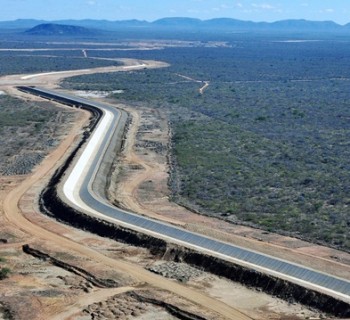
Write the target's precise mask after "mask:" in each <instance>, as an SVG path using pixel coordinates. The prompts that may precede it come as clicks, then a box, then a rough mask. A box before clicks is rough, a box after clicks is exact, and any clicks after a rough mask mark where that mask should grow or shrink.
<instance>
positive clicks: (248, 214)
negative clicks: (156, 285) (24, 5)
mask: <svg viewBox="0 0 350 320" xmlns="http://www.w3.org/2000/svg"><path fill="white" fill-rule="evenodd" d="M238 37H239V36H238ZM239 40H240V41H233V40H232V42H231V45H232V47H231V48H225V49H223V48H217V49H215V48H210V49H209V48H208V49H202V48H201V49H198V48H192V49H191V48H184V49H179V48H176V49H167V50H164V51H148V52H132V53H130V55H132V54H135V55H136V56H137V57H139V58H148V59H151V58H152V59H159V60H163V61H168V62H170V63H171V64H172V66H171V67H170V68H168V69H162V70H148V71H146V70H144V71H140V72H130V73H123V74H108V75H107V74H106V75H93V76H83V77H75V78H71V79H69V80H68V81H66V82H65V83H64V84H63V85H64V86H65V87H69V88H75V89H86V90H122V92H123V93H118V94H114V95H113V98H115V99H117V100H119V101H122V102H128V103H131V104H134V105H135V106H137V105H139V104H148V105H150V106H153V107H157V108H165V109H167V110H169V111H170V113H171V116H170V118H171V123H172V130H173V141H172V142H173V149H172V153H173V162H174V164H175V166H174V171H173V172H172V177H171V186H172V190H173V199H174V200H175V201H177V202H179V203H181V204H186V206H189V207H193V208H194V209H196V210H199V211H201V212H204V213H206V214H210V215H215V216H220V217H221V218H223V219H226V220H229V221H232V222H234V223H243V224H249V225H253V226H256V227H259V228H263V229H266V230H268V231H278V232H282V233H287V234H291V235H294V236H299V237H302V238H306V239H309V240H311V241H314V242H322V243H327V244H329V245H332V246H336V247H338V248H342V249H344V250H348V251H349V250H350V239H349V234H348V232H347V230H348V228H349V226H350V220H349V216H350V215H349V204H350V189H349V186H348V183H347V182H348V181H349V178H350V176H349V175H350V170H349V169H350V168H349V164H348V159H349V141H350V140H349V138H350V122H349V119H350V113H349V101H350V94H349V91H348V84H349V81H350V71H349V70H350V69H348V68H346V67H344V66H347V65H350V59H349V58H348V55H347V54H346V53H347V52H349V51H350V46H349V44H345V43H343V42H334V43H332V47H330V46H329V43H328V42H327V41H325V42H305V43H283V42H278V41H273V40H274V39H271V38H269V39H265V38H263V37H262V38H259V39H255V40H254V41H253V40H252V39H249V41H248V40H247V41H241V39H239ZM257 44H259V46H258V45H257ZM257 47H259V50H257V49H256V48H257ZM96 54H98V53H96ZM107 54H109V55H112V54H114V55H115V56H118V54H119V53H118V52H114V53H113V52H110V53H106V52H101V53H100V55H101V56H102V55H103V56H106V55H107ZM123 54H124V53H123ZM181 75H184V76H187V77H191V78H193V79H196V80H202V81H210V86H209V88H208V89H207V90H206V91H205V93H204V94H203V95H200V94H199V90H198V89H199V88H200V87H201V86H202V85H203V83H199V82H195V81H191V80H189V79H185V78H184V77H181Z"/></svg>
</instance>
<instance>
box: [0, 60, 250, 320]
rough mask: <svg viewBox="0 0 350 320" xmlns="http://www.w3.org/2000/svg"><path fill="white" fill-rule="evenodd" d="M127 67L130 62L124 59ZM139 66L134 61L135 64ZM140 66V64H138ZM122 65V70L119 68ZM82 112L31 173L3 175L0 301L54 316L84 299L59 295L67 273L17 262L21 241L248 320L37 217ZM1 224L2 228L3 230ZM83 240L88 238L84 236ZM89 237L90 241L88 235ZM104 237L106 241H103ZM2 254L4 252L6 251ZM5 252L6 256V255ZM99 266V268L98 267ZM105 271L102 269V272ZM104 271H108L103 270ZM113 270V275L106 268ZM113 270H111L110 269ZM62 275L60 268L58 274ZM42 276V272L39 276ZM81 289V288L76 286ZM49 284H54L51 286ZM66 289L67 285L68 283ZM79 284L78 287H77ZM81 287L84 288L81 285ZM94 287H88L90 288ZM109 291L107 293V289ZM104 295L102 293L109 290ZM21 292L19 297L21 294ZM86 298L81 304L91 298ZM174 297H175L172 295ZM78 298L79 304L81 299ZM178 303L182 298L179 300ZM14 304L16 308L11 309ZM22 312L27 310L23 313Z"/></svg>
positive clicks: (55, 77) (206, 310) (32, 314)
mask: <svg viewBox="0 0 350 320" xmlns="http://www.w3.org/2000/svg"><path fill="white" fill-rule="evenodd" d="M126 62H127V63H129V65H130V66H131V64H132V63H135V61H130V60H128V61H126ZM137 64H139V62H137ZM146 64H147V67H161V66H164V65H163V64H161V63H153V62H152V63H150V62H146ZM144 67H145V66H144V64H143V65H142V68H144ZM120 68H122V69H120ZM118 70H119V71H123V70H128V69H125V67H124V68H123V67H119V69H118ZM95 71H96V72H106V71H110V72H112V71H116V70H115V68H110V69H108V68H99V69H97V70H95ZM95 71H94V70H83V71H74V72H62V73H53V74H44V75H42V76H30V77H27V78H26V80H25V81H24V80H23V79H22V77H20V76H11V77H4V78H1V79H0V85H1V89H3V90H4V91H6V92H8V93H11V94H16V95H22V94H20V93H18V92H17V91H16V90H14V89H13V87H12V85H14V84H16V85H17V84H22V83H24V82H25V83H26V84H30V85H33V84H35V85H46V86H48V87H55V86H56V85H57V81H59V80H60V79H62V78H63V77H65V76H67V75H69V76H70V75H73V74H86V73H93V72H95ZM87 117H88V115H87V114H86V113H81V114H80V117H79V120H78V121H77V122H76V123H75V125H74V126H73V127H72V128H71V130H70V132H69V133H68V134H67V136H66V137H65V139H64V140H63V141H62V143H61V144H60V145H59V146H58V148H57V149H55V150H54V151H53V152H52V153H51V154H50V155H49V156H47V157H46V158H45V159H44V161H43V162H42V164H41V165H40V166H38V167H37V168H36V169H35V170H34V172H33V173H32V174H31V175H28V176H26V177H22V178H18V177H13V178H12V179H11V177H8V178H7V179H8V180H6V181H5V180H4V182H5V184H4V187H3V189H2V191H3V192H1V198H0V200H1V220H2V222H3V223H2V225H1V236H2V237H4V239H6V241H7V242H8V241H12V242H11V243H7V244H6V248H5V247H4V249H5V251H3V250H2V248H1V247H0V252H2V251H3V252H2V253H5V255H6V250H10V251H11V252H12V254H13V257H19V258H18V259H15V258H13V259H12V258H11V259H9V261H8V262H6V263H7V264H8V265H9V266H10V267H12V268H13V270H14V272H13V275H11V276H10V278H9V279H8V280H3V281H2V282H1V286H2V290H1V296H0V297H1V300H3V301H5V302H6V303H7V304H8V305H9V306H10V307H11V308H12V309H15V312H16V318H18V319H24V318H26V317H27V318H28V317H29V318H30V319H50V318H52V317H53V316H55V315H58V314H61V315H63V316H67V317H68V318H70V317H71V315H72V314H74V313H75V312H76V311H77V310H78V309H79V308H80V307H83V306H82V301H85V300H84V298H80V297H79V299H77V294H76V292H73V293H71V294H67V293H63V294H62V292H61V290H63V291H64V286H62V283H60V281H58V280H57V277H58V276H59V277H60V278H59V279H62V277H66V276H68V275H67V274H63V275H62V274H60V275H58V273H59V272H58V271H57V270H56V269H55V270H51V271H49V269H51V268H48V266H45V265H44V266H43V268H42V270H41V271H39V272H38V274H36V275H35V276H34V277H33V276H32V275H33V274H34V273H35V272H36V271H38V268H37V267H36V266H35V263H34V267H33V268H32V269H31V268H29V269H28V268H26V267H27V264H26V263H23V262H24V261H25V260H27V258H25V257H23V253H22V252H21V250H20V246H21V244H23V242H25V243H34V245H35V246H39V247H40V248H44V249H45V250H44V251H46V252H50V253H51V254H54V255H59V256H61V257H65V259H68V261H73V262H75V263H77V265H79V266H83V267H84V268H85V269H90V270H92V271H93V272H95V273H101V272H102V273H104V274H105V273H107V274H109V276H111V277H112V278H116V279H119V282H122V283H124V285H125V284H129V286H130V285H132V286H135V285H136V286H140V285H143V286H152V287H153V288H154V289H153V290H155V291H157V290H165V291H166V292H168V293H169V294H170V296H172V297H174V299H175V297H176V296H178V297H181V299H182V300H183V301H186V303H187V304H188V305H190V306H191V308H192V309H194V310H196V311H198V313H199V314H202V315H205V316H206V317H208V319H219V318H222V319H251V318H250V317H249V316H247V315H245V314H244V313H242V312H240V311H238V310H237V309H236V308H233V307H231V306H229V305H227V304H225V303H223V302H221V301H219V300H217V299H215V298H212V297H210V296H208V295H207V294H205V293H202V292H200V291H199V290H196V289H193V288H191V287H188V286H186V285H183V284H180V283H177V282H174V281H171V280H168V279H164V278H162V277H161V276H158V275H156V274H153V273H151V272H149V271H147V270H145V269H144V268H143V267H142V266H140V265H139V264H138V263H135V261H132V262H128V261H125V259H121V258H119V259H115V258H111V257H109V256H108V255H107V254H104V253H101V244H102V243H103V241H101V239H99V240H98V242H100V243H99V245H98V246H97V248H96V249H95V248H93V247H91V246H90V245H91V243H92V242H94V243H96V242H95V241H96V237H93V236H92V235H89V234H86V233H84V232H82V231H78V230H75V229H72V228H68V227H66V226H63V225H60V224H59V223H57V222H55V221H54V220H51V219H49V218H47V217H44V216H42V215H41V214H39V213H38V212H37V206H36V203H35V201H34V200H35V199H37V196H38V192H39V190H40V187H41V186H42V185H43V184H44V183H45V181H47V177H48V174H52V173H53V171H54V170H55V168H57V166H58V165H59V164H60V163H62V161H63V159H64V157H65V156H66V155H67V153H68V152H69V150H70V149H71V148H72V147H73V146H74V145H75V144H76V143H77V141H78V139H79V136H80V133H81V128H82V127H83V126H84V124H85V123H86V120H87ZM3 228H4V229H3ZM87 238H89V239H87ZM91 238H93V239H91ZM105 241H107V240H105ZM7 255H8V254H7ZM10 256H11V255H10ZM101 270H102V271H101ZM103 270H105V271H103ZM106 270H109V271H106ZM113 270H115V271H114V273H113V272H112V271H113ZM116 271H117V272H116ZM63 273H64V272H63ZM43 274H44V276H43ZM39 287H43V290H40V291H39V294H33V290H34V291H36V288H39ZM80 287H81V286H80ZM53 288H60V289H57V290H53ZM70 288H71V287H70ZM78 288H79V286H78ZM80 289H83V291H84V290H89V287H86V286H83V287H82V288H80ZM92 289H93V290H95V289H94V288H92ZM110 293H111V294H112V293H115V292H113V291H111V292H110ZM110 293H107V296H108V295H109V294H110ZM21 294H22V295H23V296H25V298H24V297H21ZM105 295H106V293H105V292H104V293H101V294H99V293H97V294H96V295H90V296H88V298H91V299H92V300H94V299H95V297H96V300H94V302H96V301H100V300H101V299H102V300H103V299H105V298H106V296H105ZM92 300H86V301H85V302H86V303H88V302H92ZM175 300H176V299H175ZM85 302H84V303H85ZM183 304H184V302H183ZM15 306H16V307H15ZM26 310H27V312H26Z"/></svg>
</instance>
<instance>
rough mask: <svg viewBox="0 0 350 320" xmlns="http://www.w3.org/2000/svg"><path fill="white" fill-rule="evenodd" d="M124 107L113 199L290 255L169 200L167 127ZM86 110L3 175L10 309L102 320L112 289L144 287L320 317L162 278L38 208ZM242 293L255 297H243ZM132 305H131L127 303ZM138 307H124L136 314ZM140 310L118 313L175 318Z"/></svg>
mask: <svg viewBox="0 0 350 320" xmlns="http://www.w3.org/2000/svg"><path fill="white" fill-rule="evenodd" d="M126 62H127V63H129V65H130V66H131V65H132V64H133V63H134V64H135V63H136V64H139V63H140V62H139V61H131V60H128V61H126ZM146 64H147V67H162V66H164V65H163V64H161V63H153V62H149V61H148V62H146ZM143 67H144V66H143ZM143 67H142V68H143ZM121 68H123V67H117V69H118V70H116V68H114V67H113V68H99V69H97V70H83V71H74V72H66V73H54V74H51V75H50V74H45V75H43V76H41V77H31V78H27V80H25V81H24V80H23V79H21V77H20V76H12V77H4V78H0V89H1V90H3V91H6V92H8V93H11V94H16V95H18V94H19V93H18V92H17V91H16V90H14V89H13V88H12V85H13V84H18V83H30V84H36V85H45V86H47V87H51V88H54V87H56V86H57V82H58V81H59V80H60V79H62V78H63V77H66V76H71V75H76V74H87V73H93V72H113V71H123V70H128V69H121ZM140 68H141V67H140ZM20 95H22V94H20ZM125 108H126V109H127V110H128V111H130V112H131V113H132V115H133V123H132V125H131V127H130V131H129V135H128V137H130V139H128V141H127V144H126V147H125V153H124V155H123V162H122V167H120V168H122V174H119V175H116V177H118V179H119V181H120V182H121V184H120V186H121V187H122V188H123V190H122V191H123V193H122V194H121V196H120V198H118V197H117V196H116V195H112V196H113V197H114V200H115V201H118V202H120V203H121V204H123V205H124V206H125V207H130V208H132V209H133V210H134V211H139V212H141V213H142V214H148V215H151V216H153V217H157V218H162V219H166V220H167V221H169V222H171V223H176V224H180V225H183V226H185V227H186V228H188V229H190V230H196V231H201V232H203V233H206V234H209V235H216V236H218V237H219V238H224V239H227V240H229V241H232V242H235V241H236V242H239V241H245V242H248V243H249V245H251V246H253V247H256V248H258V247H259V248H260V246H262V247H263V246H266V248H265V250H271V247H270V246H273V248H274V250H275V248H278V249H279V250H281V252H282V253H283V254H287V252H289V251H285V250H287V249H286V248H285V247H286V245H283V244H284V243H285V242H284V241H286V240H284V241H281V240H279V241H280V243H279V242H278V241H277V240H269V241H270V243H266V244H265V243H262V242H261V241H257V240H256V237H257V236H256V235H255V233H254V232H255V231H252V230H250V231H249V230H245V229H244V228H243V229H242V228H241V227H234V226H232V225H227V224H225V223H224V224H222V223H223V222H221V221H216V220H214V219H209V218H205V217H202V216H199V215H196V214H193V213H190V212H188V211H186V210H184V209H183V208H181V207H179V206H176V205H174V204H173V203H170V202H169V201H168V196H169V190H168V188H167V184H166V181H167V172H168V167H167V164H166V155H167V149H166V146H167V144H168V131H169V130H168V127H167V117H166V115H165V114H162V113H159V112H158V111H155V110H150V109H142V110H139V111H136V110H132V109H130V108H128V107H125ZM87 117H88V115H87V114H86V113H80V116H79V118H78V121H77V122H76V123H75V125H74V126H72V127H71V129H70V132H69V133H68V134H67V136H66V137H65V138H64V139H63V141H62V143H61V144H60V145H59V147H58V148H57V149H56V150H55V151H54V152H52V153H51V154H50V155H49V156H47V157H46V158H45V159H44V161H43V163H42V164H41V165H40V166H38V167H37V168H36V169H35V171H34V172H33V173H32V174H31V175H28V176H26V177H6V179H5V178H3V177H1V188H0V201H1V206H0V222H1V225H0V238H3V239H6V241H7V243H4V244H0V255H1V256H5V257H6V264H7V265H8V266H9V267H10V268H11V269H12V270H13V273H12V274H11V275H10V277H9V279H6V280H3V281H1V282H0V301H3V302H4V303H6V304H7V305H9V306H10V307H12V308H16V312H17V315H18V319H28V318H30V319H50V318H56V319H58V318H60V319H88V318H89V314H88V313H86V312H85V313H84V312H83V310H82V309H84V310H85V309H87V308H88V310H87V311H88V312H92V311H93V310H92V309H91V310H90V309H89V308H95V307H94V306H96V305H97V309H98V310H99V312H100V311H101V312H104V313H106V314H107V315H108V313H109V316H108V317H107V316H106V317H105V318H111V319H113V317H112V315H111V314H110V313H111V312H112V311H113V310H114V311H115V310H116V308H115V305H119V304H118V303H120V302H119V299H124V298H115V296H117V297H119V296H120V295H121V296H122V297H124V295H125V294H127V293H128V292H129V291H130V290H132V291H134V290H136V291H138V290H142V291H143V290H148V291H149V294H151V295H156V296H157V295H158V298H159V299H163V301H164V299H166V300H167V301H168V302H171V303H175V304H176V305H178V306H180V307H181V308H184V309H186V310H189V311H191V312H195V313H197V314H200V315H202V316H204V317H206V318H207V319H264V318H265V319H297V318H299V319H302V318H303V315H305V314H310V315H313V316H315V317H317V314H315V313H308V311H307V310H306V309H304V308H301V307H300V306H296V307H295V308H296V309H295V308H290V306H289V305H288V304H283V303H281V302H280V301H279V300H275V299H273V298H271V297H269V298H267V297H266V296H262V295H260V294H261V293H259V292H255V291H253V290H246V289H244V288H241V287H240V286H236V285H235V284H232V283H230V282H229V281H227V280H223V279H219V278H212V277H211V276H210V275H205V276H204V277H203V278H200V279H197V280H196V279H192V280H191V281H190V282H189V283H188V284H182V283H179V282H178V281H175V280H171V279H166V278H164V277H161V276H159V275H156V274H154V273H151V272H149V271H147V270H146V269H145V268H146V267H147V266H148V265H150V264H152V263H154V262H155V261H154V257H152V256H150V255H149V253H148V252H146V251H145V250H143V249H140V248H134V247H130V246H125V245H122V244H118V243H116V242H115V241H109V240H107V239H103V238H100V237H97V236H94V235H91V234H88V233H85V232H83V231H79V230H76V229H73V228H70V227H68V226H64V225H61V224H59V223H57V222H56V221H54V220H52V219H50V218H48V217H45V216H42V215H41V214H40V213H38V210H37V205H36V199H37V198H38V193H39V192H40V189H41V187H42V186H43V185H44V184H45V182H46V181H47V179H48V175H49V174H51V173H52V172H53V171H54V169H55V168H56V167H57V166H58V165H59V164H60V163H61V162H62V161H63V158H64V156H65V155H66V154H67V152H69V150H70V149H71V148H72V147H73V146H74V144H76V143H77V141H78V139H79V135H80V133H81V128H82V126H83V125H84V124H85V123H86V121H87ZM150 142H152V143H150ZM197 229H199V230H197ZM232 230H234V232H232ZM245 232H246V233H247V234H245ZM243 233H244V234H243ZM274 237H275V236H274ZM273 239H275V238H273ZM276 239H280V238H278V237H277V238H276ZM288 241H289V242H291V241H293V239H288ZM24 243H30V244H31V245H33V246H34V247H37V248H39V249H41V250H43V251H44V252H49V253H50V254H51V255H54V256H55V257H56V258H60V259H61V260H64V261H66V262H69V263H73V264H75V265H77V266H80V267H83V268H84V269H85V270H88V271H89V272H90V273H92V274H94V275H96V276H99V277H102V278H109V279H113V280H115V281H117V282H118V284H119V288H116V289H101V288H96V287H94V286H91V284H89V283H86V281H85V280H83V279H81V278H80V277H79V276H76V275H72V274H70V273H67V271H66V270H62V269H61V268H57V267H54V266H52V265H49V264H48V262H47V261H40V260H38V259H35V258H33V257H31V256H28V255H25V254H24V253H23V252H22V250H21V246H22V245H23V244H24ZM294 247H295V248H294V249H293V251H292V252H296V250H297V249H298V248H305V246H304V247H301V246H295V245H294ZM307 247H308V248H309V247H310V246H307ZM288 250H289V249H288ZM315 252H317V250H316V251H312V250H309V251H308V252H303V253H302V255H300V257H301V258H303V259H305V257H310V260H312V258H313V255H314V254H315ZM324 258H325V259H324V261H327V262H331V260H330V261H329V257H328V255H327V254H326V253H324ZM321 261H323V260H321ZM338 264H339V265H341V264H340V263H338V262H337V264H336V267H337V268H338ZM332 266H333V265H332ZM345 267H346V266H345V265H344V268H345ZM339 269H341V268H340V267H339ZM337 270H338V269H337ZM344 270H347V269H344ZM342 272H345V271H342ZM125 299H126V300H125V301H128V299H129V298H128V296H125ZM269 299H271V300H269ZM249 300H253V301H259V303H254V304H250V303H249ZM123 301H124V300H123ZM244 301H245V302H244ZM129 303H130V304H132V303H131V302H130V301H129ZM122 304H123V303H122ZM136 305H138V304H136ZM135 308H136V307H135ZM135 308H134V310H130V311H135ZM117 309H118V308H117ZM89 310H90V311H89ZM128 310H129V309H128ZM126 311H127V310H126ZM145 311H146V312H145V313H144V314H143V315H139V316H137V315H135V314H134V315H132V314H131V313H130V315H127V314H126V313H124V315H126V316H128V317H129V318H130V319H131V317H132V318H133V319H135V318H136V319H155V315H157V316H158V317H159V315H163V318H162V319H167V318H168V317H169V319H172V318H171V317H170V315H168V314H167V313H165V311H164V310H161V309H159V308H156V307H154V306H149V307H147V308H146V309H145ZM103 316H104V314H102V317H103ZM137 317H138V318H137ZM90 318H91V316H90ZM90 318H89V319H90ZM129 318H127V319H129Z"/></svg>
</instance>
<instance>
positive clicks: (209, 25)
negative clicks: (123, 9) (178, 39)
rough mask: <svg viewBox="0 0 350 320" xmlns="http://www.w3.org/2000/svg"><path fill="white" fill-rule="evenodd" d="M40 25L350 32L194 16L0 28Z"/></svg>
mask: <svg viewBox="0 0 350 320" xmlns="http://www.w3.org/2000/svg"><path fill="white" fill-rule="evenodd" d="M40 24H60V25H70V26H78V27H84V28H89V29H99V30H106V31H118V30H121V29H136V30H137V29H145V30H147V29H172V30H177V29H178V30H203V31H215V30H222V31H308V32H327V31H329V32H350V23H349V24H346V25H340V24H337V23H335V22H333V21H308V20H303V19H300V20H281V21H276V22H252V21H243V20H237V19H231V18H217V19H211V20H200V19H194V18H181V17H179V18H163V19H159V20H156V21H153V22H148V21H142V20H123V21H109V20H91V19H87V20H60V21H44V20H32V19H19V20H14V21H0V29H7V30H8V29H17V30H26V29H29V28H33V27H35V26H37V25H40Z"/></svg>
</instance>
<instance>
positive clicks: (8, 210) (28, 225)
mask: <svg viewBox="0 0 350 320" xmlns="http://www.w3.org/2000/svg"><path fill="white" fill-rule="evenodd" d="M125 63H127V66H125V67H111V68H98V69H95V70H92V69H89V70H80V71H79V70H75V71H72V72H70V71H67V72H60V73H51V74H50V73H45V74H41V75H26V76H8V77H3V78H0V88H1V90H4V91H9V90H10V91H11V92H14V91H13V89H12V88H11V87H12V86H15V85H45V86H47V87H54V86H56V85H57V82H58V81H59V80H61V79H62V78H64V77H67V76H72V75H78V74H92V73H96V72H115V71H125V70H130V68H133V65H132V64H133V63H134V64H135V63H136V64H137V65H140V67H136V68H135V69H137V68H145V67H147V68H153V67H155V68H157V67H164V66H165V64H163V63H158V62H149V61H146V62H142V63H141V64H140V62H139V61H134V60H125ZM85 122H86V116H85V117H81V119H80V121H79V123H78V124H77V125H75V126H74V128H73V130H72V132H71V133H70V134H69V135H67V138H66V139H65V140H64V141H63V142H62V143H61V144H60V145H59V147H58V148H57V149H56V150H55V151H54V152H52V153H51V154H50V155H49V156H47V157H46V158H45V159H44V161H43V162H42V164H41V165H40V166H39V167H38V168H37V169H36V170H35V171H34V172H33V174H32V175H30V176H28V177H27V178H26V179H25V180H24V181H23V182H22V183H21V184H20V185H19V186H18V187H16V188H15V189H13V190H12V191H11V192H9V193H8V194H7V196H6V197H5V199H4V202H3V209H4V213H5V216H6V219H7V220H8V222H9V223H10V224H11V225H12V226H15V227H16V228H19V229H20V230H21V231H24V232H26V233H28V234H30V235H33V236H34V237H35V238H37V239H40V240H44V241H45V242H46V243H48V244H49V243H52V244H56V245H58V246H59V247H61V248H66V249H67V250H68V251H74V252H76V253H78V254H79V255H83V256H85V257H88V258H90V259H93V260H95V261H99V262H100V263H103V264H105V265H107V266H110V267H112V268H114V269H116V270H118V271H120V272H123V273H126V274H129V275H131V276H133V277H134V278H135V279H138V281H139V282H140V283H147V284H149V285H151V286H153V287H155V288H159V289H163V290H167V291H169V292H172V293H174V294H176V295H178V296H181V297H184V298H185V299H187V300H189V301H192V302H194V303H196V304H198V305H201V306H202V307H203V308H204V309H209V310H212V311H214V312H216V313H217V314H218V315H220V316H221V317H222V318H225V319H238V320H239V319H251V318H250V317H248V316H246V315H245V314H243V313H241V312H240V311H238V310H236V309H234V308H232V307H230V306H228V305H227V304H225V303H223V302H220V301H218V300H216V299H214V298H211V297H209V296H207V295H206V294H204V293H201V292H198V291H196V290H194V289H191V288H188V287H186V286H185V285H181V284H179V283H176V282H174V281H170V280H166V279H164V278H163V277H161V276H158V275H155V274H153V273H151V272H149V271H146V270H145V269H144V268H142V267H140V266H138V265H135V264H131V263H127V262H123V261H119V260H115V259H112V258H109V257H107V256H105V255H103V254H101V253H100V252H98V251H96V250H94V249H91V248H89V247H87V246H86V245H84V244H81V243H79V242H77V241H73V240H71V239H68V238H67V237H64V236H62V235H59V234H56V233H54V232H53V231H48V230H47V229H45V228H43V227H41V226H39V225H35V224H33V223H32V222H30V221H28V220H27V219H26V218H25V217H24V216H23V215H22V213H21V211H20V209H19V202H20V200H21V197H22V196H23V195H24V194H25V193H26V191H27V190H29V189H30V188H31V187H32V186H33V185H34V184H36V183H37V182H38V181H40V180H41V179H43V178H44V177H45V176H46V175H47V174H49V173H50V172H52V170H53V169H54V168H55V167H56V166H57V165H58V164H59V163H60V161H62V158H63V157H64V156H65V154H66V153H67V152H68V151H69V149H70V147H71V145H72V144H73V142H74V141H75V140H76V139H77V138H78V136H79V133H80V128H81V127H83V125H84V124H85ZM71 311H72V310H70V311H69V312H71Z"/></svg>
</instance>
